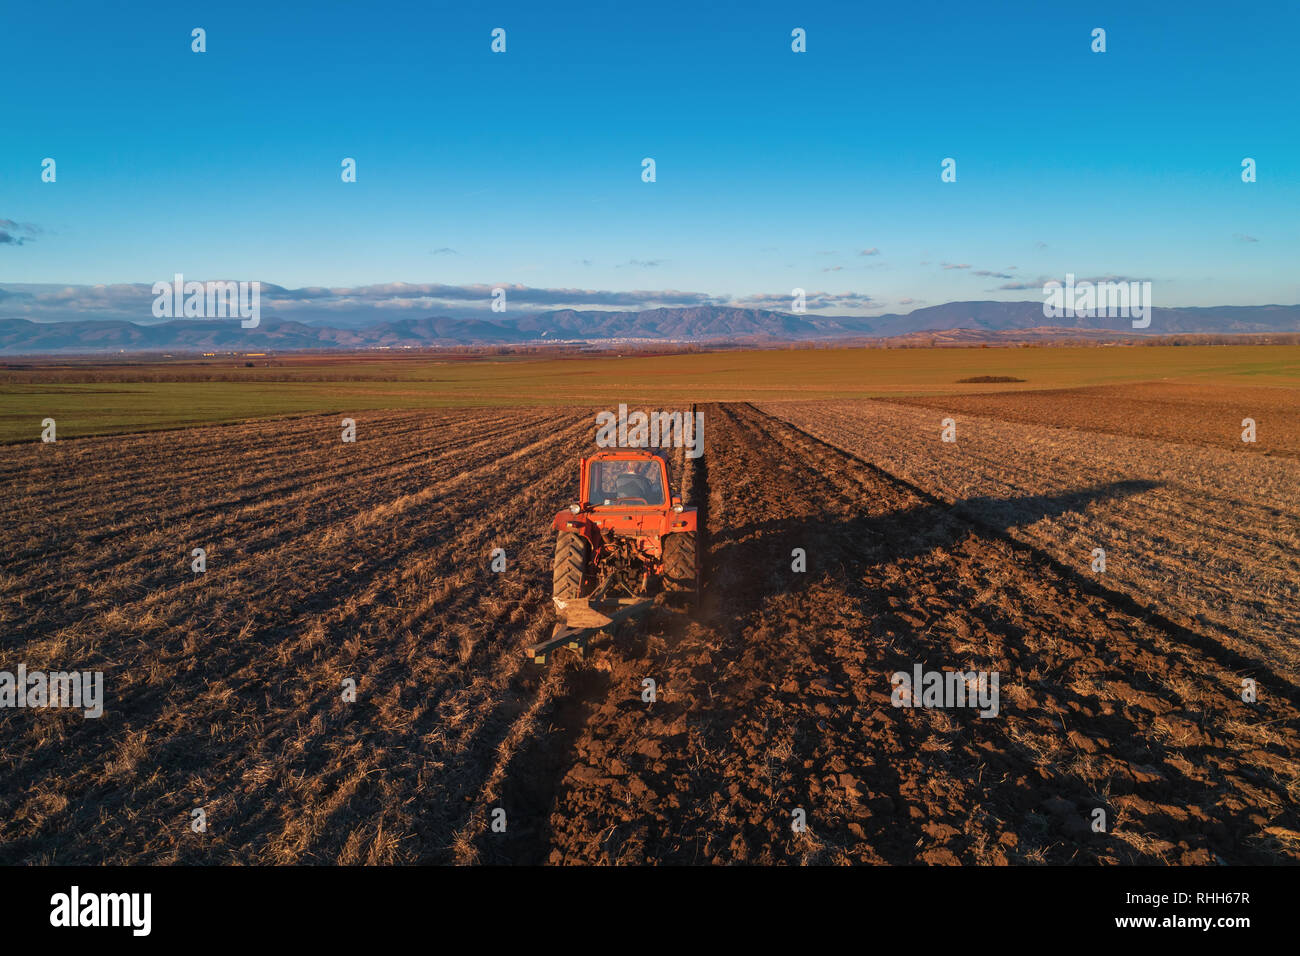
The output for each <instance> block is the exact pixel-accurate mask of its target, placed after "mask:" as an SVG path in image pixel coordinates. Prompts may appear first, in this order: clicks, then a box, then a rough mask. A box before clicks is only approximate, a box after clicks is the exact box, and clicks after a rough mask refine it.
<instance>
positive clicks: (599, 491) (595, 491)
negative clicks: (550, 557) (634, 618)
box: [547, 448, 703, 644]
mask: <svg viewBox="0 0 1300 956" xmlns="http://www.w3.org/2000/svg"><path fill="white" fill-rule="evenodd" d="M696 519H697V513H696V510H695V508H694V507H689V506H685V505H683V504H682V499H681V498H680V497H670V495H669V485H668V466H667V464H666V462H665V461H664V459H663V457H662V456H661V455H659V454H657V453H656V452H653V451H646V450H643V449H635V448H634V449H618V450H610V451H601V452H597V453H596V454H594V455H592V456H591V457H589V458H583V459H582V465H581V469H580V477H579V481H578V501H577V503H576V504H572V505H570V506H569V507H568V509H567V510H565V511H561V512H560V513H559V514H558V515H556V516H555V521H554V527H555V530H556V531H557V532H558V537H557V538H556V540H555V562H554V565H553V584H554V586H553V589H552V595H553V597H554V599H555V606H556V608H557V610H558V612H559V616H560V623H559V624H558V625H556V634H557V636H559V635H561V634H562V633H564V634H567V633H575V632H577V631H579V630H591V629H599V628H601V627H604V626H607V625H609V624H611V623H613V622H614V621H617V620H619V619H621V618H623V617H625V616H627V614H629V613H632V612H634V611H636V610H637V609H639V608H642V607H645V606H648V603H649V601H650V599H651V598H653V596H654V595H655V594H656V593H658V592H660V591H662V592H666V593H668V594H670V595H673V596H677V597H680V598H683V599H685V601H686V602H687V603H688V604H691V605H693V604H694V603H695V602H696V601H697V600H698V599H699V594H700V565H701V564H702V558H703V554H702V550H701V548H700V541H699V529H698V528H697V521H696ZM555 640H556V638H553V639H552V642H553V641H555ZM552 642H547V643H548V644H550V643H552Z"/></svg>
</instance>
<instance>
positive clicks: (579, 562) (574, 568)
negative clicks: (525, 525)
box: [551, 531, 589, 598]
mask: <svg viewBox="0 0 1300 956" xmlns="http://www.w3.org/2000/svg"><path fill="white" fill-rule="evenodd" d="M588 550H589V546H588V544H587V539H586V538H584V537H583V536H582V535H580V534H574V533H573V532H572V531H564V532H561V534H560V536H559V537H558V538H556V539H555V561H554V562H553V563H552V565H551V581H552V587H551V594H553V595H554V596H555V597H557V598H579V597H582V594H583V582H584V581H585V579H586V576H587V552H588Z"/></svg>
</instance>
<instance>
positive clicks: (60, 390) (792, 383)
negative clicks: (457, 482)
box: [0, 345, 1300, 443]
mask: <svg viewBox="0 0 1300 956" xmlns="http://www.w3.org/2000/svg"><path fill="white" fill-rule="evenodd" d="M281 358H283V357H281ZM978 375H1004V376H1012V377H1015V378H1020V379H1024V382H1023V383H1020V384H985V385H971V384H961V383H960V382H959V380H960V379H963V378H969V377H972V376H978ZM1141 381H1170V382H1183V383H1197V384H1204V385H1206V386H1213V385H1216V384H1217V385H1236V386H1242V385H1274V386H1278V385H1280V386H1291V387H1296V386H1300V346H1293V345H1275V346H1268V345H1264V346H1259V345H1250V346H1183V347H1175V346H1136V347H1099V348H988V349H981V348H958V349H952V348H949V349H817V350H812V349H794V350H788V351H750V352H741V351H736V352H709V353H684V354H673V355H666V356H629V357H626V358H623V357H617V356H602V357H580V358H532V357H529V358H520V357H517V356H512V357H501V358H484V359H482V360H474V361H465V360H457V361H446V360H440V359H436V358H430V359H429V360H427V361H422V360H420V359H419V358H418V357H411V356H406V357H402V358H393V359H375V358H371V357H369V356H365V357H355V358H350V357H328V358H320V359H318V360H313V359H311V358H306V359H303V358H285V364H284V365H283V366H273V367H266V366H258V367H255V368H245V367H243V362H242V361H238V362H236V361H232V360H226V361H224V362H214V363H212V364H211V365H208V366H202V367H200V366H196V365H195V364H194V363H170V364H168V363H157V364H138V365H130V366H125V365H119V366H115V365H112V364H100V365H95V366H66V367H50V366H45V367H42V366H29V367H24V368H21V369H13V370H10V371H8V372H5V373H4V374H3V376H0V443H10V442H16V441H37V440H39V436H40V423H41V420H42V419H44V418H53V419H55V420H56V422H57V423H58V435H59V437H60V438H71V437H75V436H78V435H90V434H105V433H114V432H127V431H143V430H150V429H158V428H177V427H184V426H188V425H199V424H207V423H215V422H229V421H238V420H242V419H249V418H272V417H281V416H293V415H303V414H311V413H323V412H328V413H346V412H360V411H367V410H373V409H383V408H433V407H438V406H447V405H538V404H545V405H555V404H562V405H592V406H600V407H613V406H616V405H617V404H618V403H619V402H628V403H643V404H648V405H652V406H656V407H672V406H680V405H682V404H685V403H689V402H704V401H746V400H797V399H820V398H845V397H853V396H862V397H870V396H885V395H891V394H892V395H909V394H910V395H915V394H934V393H954V392H977V391H1005V390H1009V389H1044V388H1074V387H1083V386H1089V385H1105V384H1116V383H1122V382H1141Z"/></svg>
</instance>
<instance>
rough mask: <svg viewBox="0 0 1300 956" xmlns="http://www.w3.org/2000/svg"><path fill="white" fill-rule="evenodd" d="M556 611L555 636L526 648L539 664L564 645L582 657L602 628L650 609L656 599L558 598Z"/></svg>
mask: <svg viewBox="0 0 1300 956" xmlns="http://www.w3.org/2000/svg"><path fill="white" fill-rule="evenodd" d="M553 600H554V601H555V610H556V613H557V614H558V615H559V618H560V619H559V620H558V621H557V622H556V624H555V629H554V630H553V631H551V636H550V637H549V638H547V639H546V640H544V641H542V642H541V643H540V644H534V645H532V646H531V647H529V648H528V649H527V651H526V653H527V654H528V656H529V657H531V658H532V659H533V662H534V663H536V664H545V663H546V662H547V661H548V660H549V659H550V656H551V654H552V652H554V651H556V650H558V649H559V648H561V647H567V648H569V649H570V650H572V651H575V652H576V653H577V654H578V656H579V657H581V656H582V655H583V653H584V651H585V650H586V648H587V640H588V639H589V638H590V637H591V636H592V635H594V634H597V633H599V632H600V631H603V630H606V629H608V628H611V627H613V626H614V625H616V624H620V623H622V622H623V621H626V620H629V619H631V618H634V617H639V616H641V615H642V614H644V613H645V612H646V611H648V610H649V609H650V606H651V605H652V604H653V603H654V600H653V599H652V598H648V597H635V598H619V599H618V600H614V601H601V602H600V603H599V604H598V605H593V604H592V603H591V602H590V601H588V600H586V599H585V598H554V599H553Z"/></svg>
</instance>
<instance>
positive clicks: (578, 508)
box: [569, 505, 582, 515]
mask: <svg viewBox="0 0 1300 956" xmlns="http://www.w3.org/2000/svg"><path fill="white" fill-rule="evenodd" d="M569 510H570V511H572V512H573V513H574V514H575V515H576V514H577V513H578V512H579V511H581V510H582V505H569Z"/></svg>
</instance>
